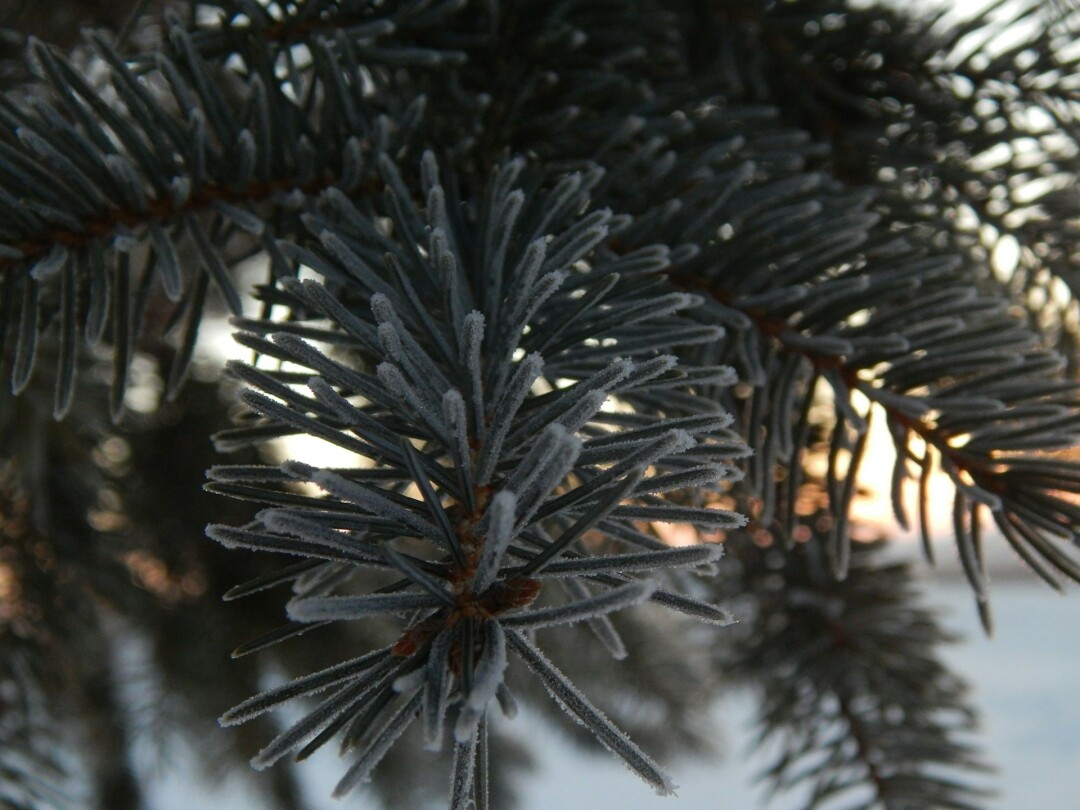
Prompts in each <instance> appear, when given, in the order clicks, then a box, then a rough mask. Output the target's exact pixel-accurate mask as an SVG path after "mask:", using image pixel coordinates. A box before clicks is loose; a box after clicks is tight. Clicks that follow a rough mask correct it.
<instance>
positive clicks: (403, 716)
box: [333, 692, 420, 799]
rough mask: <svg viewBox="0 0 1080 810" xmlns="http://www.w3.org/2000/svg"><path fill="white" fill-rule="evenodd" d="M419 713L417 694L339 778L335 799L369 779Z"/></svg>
mask: <svg viewBox="0 0 1080 810" xmlns="http://www.w3.org/2000/svg"><path fill="white" fill-rule="evenodd" d="M419 712H420V693H419V692H417V693H416V694H414V695H413V696H412V698H410V699H409V701H408V702H407V703H405V704H404V705H403V706H402V707H401V708H400V709H398V710H397V711H396V712H395V713H394V715H393V716H392V717H391V718H390V719H389V720H387V721H386V725H384V726H383V727H382V728H381V729H380V730H379V733H378V734H376V735H375V737H373V738H372V740H371V742H370V743H369V744H368V746H367V748H365V749H364V750H363V753H361V754H360V758H359V759H358V760H357V761H356V762H354V763H353V765H352V767H351V768H349V770H347V771H346V772H345V775H344V776H343V777H341V781H340V782H338V783H337V787H335V788H334V794H333V795H334V798H335V799H339V798H341V797H342V796H344V795H345V794H346V793H348V792H349V791H350V790H352V789H353V788H354V787H355V786H356V785H357V784H359V783H360V782H366V781H368V780H369V779H370V778H371V772H372V771H373V770H374V769H375V766H376V765H378V764H379V762H380V761H381V760H382V758H383V757H384V756H386V752H387V751H389V750H390V748H391V747H392V746H393V745H394V743H395V742H397V740H398V737H400V736H401V735H402V734H404V733H405V730H406V729H407V728H408V727H409V726H410V725H411V724H412V721H413V720H415V719H416V715H417V714H418V713H419Z"/></svg>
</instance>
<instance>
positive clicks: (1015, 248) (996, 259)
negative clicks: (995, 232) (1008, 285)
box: [990, 234, 1020, 281]
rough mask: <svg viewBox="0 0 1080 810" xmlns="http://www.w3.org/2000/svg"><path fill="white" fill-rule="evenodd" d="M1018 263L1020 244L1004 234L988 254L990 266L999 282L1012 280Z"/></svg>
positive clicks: (1013, 237) (1014, 238) (1012, 237)
mask: <svg viewBox="0 0 1080 810" xmlns="http://www.w3.org/2000/svg"><path fill="white" fill-rule="evenodd" d="M1019 263H1020V243H1019V242H1018V241H1017V240H1016V237H1015V236H1012V235H1011V234H1006V235H1005V236H1003V237H1001V238H1000V239H999V240H998V241H997V244H996V245H994V249H993V250H992V251H991V253H990V266H991V267H992V268H993V270H994V274H995V275H996V276H997V277H998V279H1000V280H1001V281H1008V280H1009V279H1010V278H1012V275H1013V273H1014V272H1016V267H1017V265H1018V264H1019Z"/></svg>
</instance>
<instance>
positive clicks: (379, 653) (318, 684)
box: [218, 650, 387, 726]
mask: <svg viewBox="0 0 1080 810" xmlns="http://www.w3.org/2000/svg"><path fill="white" fill-rule="evenodd" d="M386 655H387V653H386V650H375V651H374V652H370V653H368V654H367V655H362V656H360V657H359V658H354V659H352V660H351V661H344V662H342V663H340V664H335V665H334V666H332V667H327V668H326V669H323V670H320V671H318V672H313V673H311V674H310V675H304V676H302V677H300V678H295V679H293V680H291V681H289V682H288V683H284V684H282V685H281V686H276V687H274V688H273V689H267V690H266V691H265V692H261V693H260V694H258V695H255V696H254V697H250V698H248V699H247V700H245V701H243V702H241V703H238V704H236V705H235V706H233V707H232V708H231V709H229V710H228V711H227V712H225V713H224V714H223V715H221V717H219V718H218V723H220V724H221V725H223V726H235V725H239V724H240V723H245V722H247V721H248V720H251V719H252V718H255V717H258V716H259V715H261V714H263V713H264V712H267V711H269V710H270V709H273V708H274V707H275V706H280V705H281V704H282V703H284V702H286V701H288V700H292V699H293V698H295V697H300V696H301V695H311V694H315V693H316V692H321V691H322V690H323V689H328V688H329V687H331V686H333V685H335V684H338V683H341V682H342V681H347V680H349V679H350V678H352V677H353V676H355V675H356V674H357V673H359V672H363V671H364V670H365V669H369V668H370V667H373V666H374V665H375V664H376V663H377V662H378V660H379V659H380V658H385V657H386Z"/></svg>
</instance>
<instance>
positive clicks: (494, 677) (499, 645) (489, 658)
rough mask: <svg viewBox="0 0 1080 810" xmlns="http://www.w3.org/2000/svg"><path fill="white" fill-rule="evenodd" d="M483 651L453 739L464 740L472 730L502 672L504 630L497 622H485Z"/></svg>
mask: <svg viewBox="0 0 1080 810" xmlns="http://www.w3.org/2000/svg"><path fill="white" fill-rule="evenodd" d="M484 627H485V631H486V632H485V638H484V652H483V655H482V656H481V657H480V661H479V662H478V663H477V665H476V670H475V672H474V673H473V688H472V690H471V691H470V692H469V694H468V695H466V696H465V702H464V704H463V705H462V707H461V713H460V714H459V715H458V720H457V724H456V725H455V726H454V739H455V740H457V741H458V742H459V743H463V742H466V741H467V740H469V739H470V738H471V737H472V736H473V735H474V734H475V732H476V726H477V724H478V723H479V722H480V718H481V717H483V715H484V712H486V711H487V707H488V704H489V703H490V702H491V701H492V700H493V699H494V697H495V693H496V692H497V691H498V689H499V685H500V684H501V683H502V681H503V674H504V673H505V672H506V633H505V632H504V631H503V629H502V626H501V625H500V624H499V622H495V621H489V622H487V623H486V624H485V625H484Z"/></svg>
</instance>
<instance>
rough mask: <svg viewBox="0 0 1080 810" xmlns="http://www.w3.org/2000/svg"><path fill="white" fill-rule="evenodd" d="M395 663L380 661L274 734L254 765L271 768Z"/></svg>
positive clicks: (258, 768)
mask: <svg viewBox="0 0 1080 810" xmlns="http://www.w3.org/2000/svg"><path fill="white" fill-rule="evenodd" d="M396 665H397V662H396V661H395V660H394V659H392V658H387V659H385V660H383V661H380V662H379V663H378V664H376V665H375V666H374V667H372V668H371V669H370V670H368V671H367V672H365V673H364V674H363V675H361V676H359V677H358V678H357V679H356V681H355V682H353V683H351V684H349V685H348V686H345V687H344V688H342V689H341V690H340V691H338V692H337V693H336V694H334V695H331V696H330V697H329V698H327V699H326V700H324V701H323V702H322V703H320V704H319V705H318V706H316V707H315V709H314V710H313V711H311V712H310V713H309V714H307V715H305V716H304V717H302V718H301V719H300V720H298V721H297V722H295V723H293V724H292V725H291V726H289V728H287V729H285V730H284V731H283V732H281V733H280V734H278V735H277V736H276V737H274V739H272V740H271V741H270V742H269V744H268V745H267V746H266V747H265V748H263V749H262V750H261V751H260V752H259V753H257V754H256V755H255V756H254V757H252V759H251V765H252V767H253V768H255V769H256V770H260V771H261V770H263V769H265V768H269V767H270V766H271V765H273V764H274V763H275V762H277V761H278V760H279V759H281V758H282V757H283V756H285V755H286V754H287V753H289V751H291V750H293V749H294V748H295V747H296V746H298V745H300V744H301V743H302V742H304V741H305V740H307V739H308V738H309V737H312V736H314V735H315V734H317V733H318V732H319V731H320V730H322V729H323V728H325V727H326V726H327V725H329V724H330V723H332V722H333V721H334V719H335V718H337V717H338V716H339V715H340V714H341V713H342V712H343V711H345V710H346V709H348V708H349V707H350V706H352V705H354V704H355V703H356V702H358V701H361V700H363V699H364V696H365V695H366V694H367V693H368V692H369V691H371V690H372V689H373V688H376V687H377V686H378V684H379V683H380V682H381V681H382V679H383V678H384V677H385V676H386V675H387V674H388V673H389V672H391V671H392V670H393V668H394V667H395V666H396Z"/></svg>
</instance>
